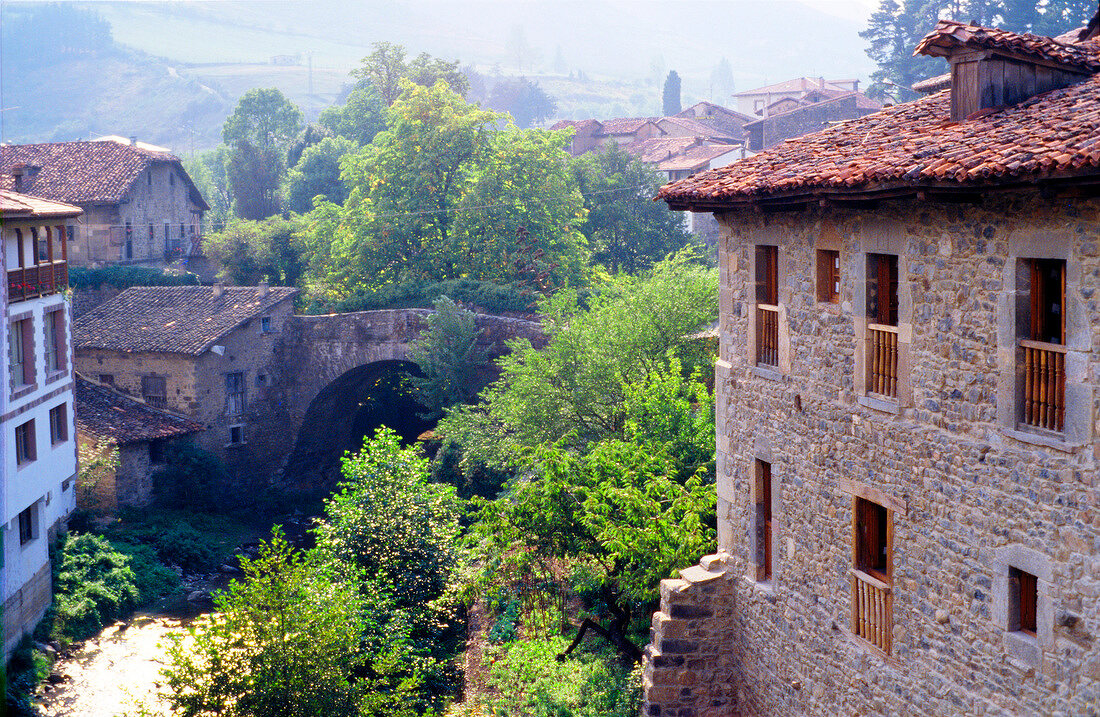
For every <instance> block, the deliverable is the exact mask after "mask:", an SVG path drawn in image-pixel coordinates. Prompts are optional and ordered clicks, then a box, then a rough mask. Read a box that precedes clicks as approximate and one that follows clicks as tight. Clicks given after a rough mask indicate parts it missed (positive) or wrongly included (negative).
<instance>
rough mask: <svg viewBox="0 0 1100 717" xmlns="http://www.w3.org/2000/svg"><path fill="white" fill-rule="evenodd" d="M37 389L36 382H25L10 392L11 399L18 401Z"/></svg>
mask: <svg viewBox="0 0 1100 717" xmlns="http://www.w3.org/2000/svg"><path fill="white" fill-rule="evenodd" d="M36 390H38V384H37V383H25V384H23V385H21V386H19V387H18V388H16V389H15V390H13V391H12V392H11V400H13V401H18V400H19V399H21V398H23V397H24V396H29V395H31V394H32V393H34V392H35V391H36Z"/></svg>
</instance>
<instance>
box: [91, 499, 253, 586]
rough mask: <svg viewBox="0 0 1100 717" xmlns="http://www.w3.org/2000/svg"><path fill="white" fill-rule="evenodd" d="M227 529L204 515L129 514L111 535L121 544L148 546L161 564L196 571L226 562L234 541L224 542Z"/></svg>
mask: <svg viewBox="0 0 1100 717" xmlns="http://www.w3.org/2000/svg"><path fill="white" fill-rule="evenodd" d="M195 524H198V525H197V527H196V525H195ZM225 529H226V526H224V525H221V524H220V521H218V520H217V519H209V518H208V517H207V516H205V515H203V514H200V513H188V512H176V511H167V512H154V513H148V512H145V513H137V512H127V513H124V514H123V519H122V520H121V521H119V523H117V524H115V525H114V526H113V527H112V528H111V529H109V530H108V531H107V534H108V537H109V538H110V539H111V540H113V541H116V542H118V543H128V544H131V545H142V546H146V547H148V548H149V550H150V551H152V552H153V553H154V554H155V556H156V558H157V559H159V560H160V561H161V562H163V563H167V564H169V565H178V566H179V567H181V568H183V569H184V570H187V571H190V572H194V571H200V570H207V569H210V568H212V567H213V566H214V565H216V564H217V563H218V562H219V561H220V560H222V559H224V557H225V553H226V552H227V547H228V546H227V545H226V543H227V542H232V540H223V539H224V535H223V533H224V532H225Z"/></svg>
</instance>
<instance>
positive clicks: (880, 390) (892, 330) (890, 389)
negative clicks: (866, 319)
mask: <svg viewBox="0 0 1100 717" xmlns="http://www.w3.org/2000/svg"><path fill="white" fill-rule="evenodd" d="M867 344H868V346H869V349H870V350H869V351H868V356H867V389H868V390H869V391H870V392H871V393H877V394H879V395H880V396H886V397H888V398H897V396H898V327H897V326H887V325H886V324H868V325H867Z"/></svg>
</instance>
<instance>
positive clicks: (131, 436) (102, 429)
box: [75, 375, 203, 445]
mask: <svg viewBox="0 0 1100 717" xmlns="http://www.w3.org/2000/svg"><path fill="white" fill-rule="evenodd" d="M75 393H76V429H77V431H78V432H80V433H81V434H83V435H86V436H91V437H93V438H97V439H100V440H102V439H113V440H114V441H115V442H116V443H118V444H120V445H125V444H127V443H137V442H139V441H152V440H156V439H158V438H171V437H173V436H182V435H186V434H188V433H196V432H198V431H201V430H203V428H202V424H201V423H198V422H197V421H192V420H191V419H190V418H185V417H183V416H177V415H176V414H174V413H169V412H168V411H162V410H160V409H156V408H153V407H152V406H150V405H148V404H147V403H145V402H143V401H138V400H136V399H133V398H130V397H129V396H126V395H123V394H122V393H119V392H118V391H116V390H115V389H113V388H109V387H107V386H102V385H100V384H97V383H92V382H91V381H89V380H87V379H85V378H84V377H83V376H80V375H78V376H77V377H76V391H75Z"/></svg>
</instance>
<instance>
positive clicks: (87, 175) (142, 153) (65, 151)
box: [0, 141, 210, 209]
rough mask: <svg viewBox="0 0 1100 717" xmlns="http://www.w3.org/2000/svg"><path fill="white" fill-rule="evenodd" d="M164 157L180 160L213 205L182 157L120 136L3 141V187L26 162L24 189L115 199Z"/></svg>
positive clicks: (61, 197)
mask: <svg viewBox="0 0 1100 717" xmlns="http://www.w3.org/2000/svg"><path fill="white" fill-rule="evenodd" d="M158 162H167V163H171V164H174V165H176V168H177V171H178V172H179V173H180V176H181V177H182V178H183V180H184V181H185V182H187V184H188V185H189V188H190V190H191V197H192V200H193V201H194V202H195V204H197V205H199V206H200V207H202V208H203V209H209V208H210V207H209V206H208V205H207V204H206V201H205V200H204V199H203V198H202V195H201V194H200V193H199V190H198V188H197V187H196V186H195V184H194V182H192V181H191V177H190V176H188V174H187V172H186V171H185V170H184V169H183V165H182V164H181V163H180V160H179V158H178V157H176V156H174V155H171V154H167V153H164V152H151V151H149V150H146V149H142V148H140V147H135V146H133V145H129V144H120V143H118V142H114V141H103V142H98V141H97V142H51V143H48V144H13V145H0V189H9V190H13V189H15V178H14V177H13V176H12V172H13V171H14V170H16V169H17V168H19V167H20V166H23V167H26V168H27V169H28V170H29V171H27V173H26V174H25V175H24V177H23V182H22V186H21V188H20V190H19V191H20V192H21V193H23V194H32V195H34V196H37V197H42V198H44V199H52V200H54V201H58V202H68V203H69V204H90V203H106V204H114V203H116V202H119V201H121V200H122V199H123V198H124V197H125V196H126V193H127V192H128V191H129V189H130V185H132V184H133V183H134V180H136V179H137V178H138V176H139V175H140V174H141V173H142V172H143V171H145V169H146V168H147V167H149V166H150V165H151V164H154V163H158ZM35 168H38V169H37V171H35Z"/></svg>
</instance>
